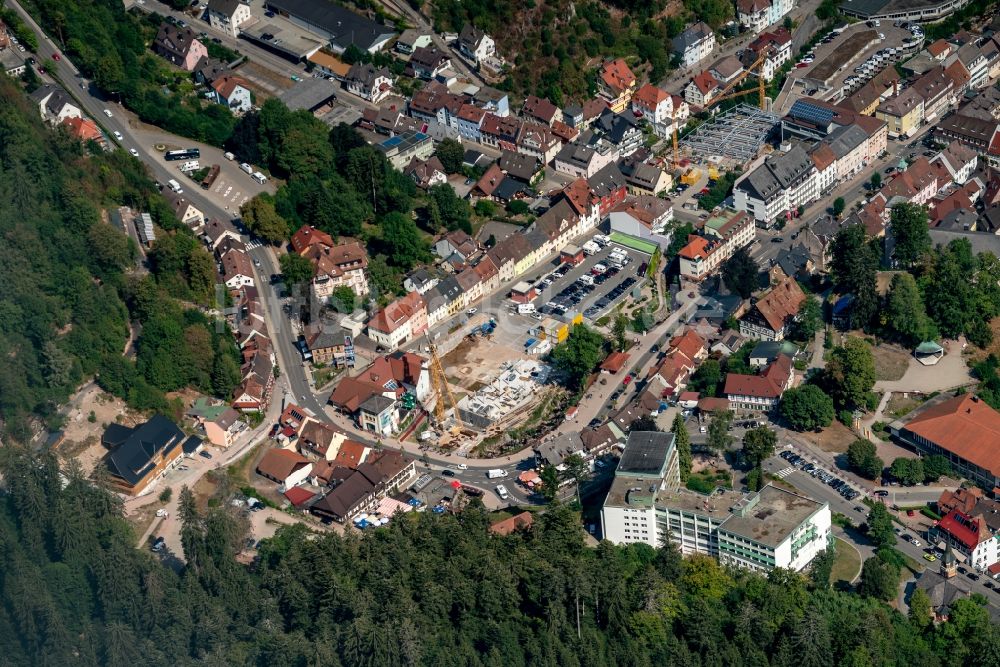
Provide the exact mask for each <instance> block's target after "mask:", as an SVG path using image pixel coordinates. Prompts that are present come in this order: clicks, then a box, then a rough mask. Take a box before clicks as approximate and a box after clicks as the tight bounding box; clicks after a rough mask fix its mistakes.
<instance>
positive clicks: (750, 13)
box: [736, 0, 795, 32]
mask: <svg viewBox="0 0 1000 667" xmlns="http://www.w3.org/2000/svg"><path fill="white" fill-rule="evenodd" d="M794 5H795V3H794V1H793V0H736V19H737V20H738V21H739V22H740V25H742V26H743V27H744V28H746V29H747V30H748V31H750V32H760V31H761V30H763V29H764V28H766V27H767V26H769V25H774V24H775V23H777V22H778V21H780V20H781V19H782V18H783V17H784V16H785V14H787V13H788V12H790V11H792V7H793V6H794Z"/></svg>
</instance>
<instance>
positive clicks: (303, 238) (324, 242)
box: [292, 225, 333, 255]
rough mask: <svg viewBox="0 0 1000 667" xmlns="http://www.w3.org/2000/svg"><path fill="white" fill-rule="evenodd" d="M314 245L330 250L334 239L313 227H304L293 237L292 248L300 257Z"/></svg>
mask: <svg viewBox="0 0 1000 667" xmlns="http://www.w3.org/2000/svg"><path fill="white" fill-rule="evenodd" d="M314 245H320V246H326V247H328V248H330V247H332V246H333V237H332V236H330V235H329V234H327V233H326V232H323V231H320V230H318V229H316V228H315V227H313V226H312V225H302V226H301V227H299V231H297V232H295V233H294V234H293V235H292V248H293V249H294V250H295V252H297V253H299V254H300V255H301V254H303V253H304V252H306V251H307V250H309V248H311V247H313V246H314Z"/></svg>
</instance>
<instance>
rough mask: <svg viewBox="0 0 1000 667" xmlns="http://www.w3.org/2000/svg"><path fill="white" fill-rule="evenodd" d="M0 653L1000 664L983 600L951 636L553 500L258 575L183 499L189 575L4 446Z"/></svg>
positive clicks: (258, 567)
mask: <svg viewBox="0 0 1000 667" xmlns="http://www.w3.org/2000/svg"><path fill="white" fill-rule="evenodd" d="M0 473H2V475H3V479H4V486H5V493H4V494H3V495H2V496H0V550H2V552H0V556H2V558H3V563H4V567H3V569H2V571H0V602H2V605H0V650H2V651H3V662H4V664H5V665H10V666H12V667H20V666H22V665H24V666H28V665H31V666H35V665H70V664H72V665H81V666H86V665H110V666H112V667H115V666H119V665H121V666H124V667H134V666H135V665H144V666H150V667H152V666H156V665H165V666H170V667H174V666H178V665H195V664H198V665H212V666H215V665H219V666H221V665H227V666H233V665H258V666H260V667H285V666H303V667H304V666H307V665H325V666H336V665H345V666H361V665H364V666H372V667H375V666H383V665H384V666H387V667H388V666H395V665H427V666H428V667H459V666H486V665H489V666H495V667H520V666H525V667H527V666H528V665H531V666H538V665H550V666H552V667H576V666H593V667H613V666H615V665H620V666H625V665H628V666H629V667H644V666H650V667H652V666H653V665H657V666H662V665H670V666H672V667H673V666H688V665H690V666H701V665H705V666H708V665H718V666H719V667H739V666H740V665H748V666H749V665H754V666H767V665H781V666H789V667H814V666H826V665H829V666H833V665H852V666H855V665H857V666H861V665H899V666H901V667H903V666H905V667H935V666H938V665H949V666H954V667H959V666H962V665H995V664H998V661H1000V657H998V656H1000V654H998V647H1000V635H998V633H997V627H996V626H991V625H990V624H989V621H988V616H987V613H986V610H985V609H984V608H983V607H982V606H981V605H980V604H979V603H977V602H976V601H974V600H963V601H958V602H956V603H954V605H953V607H952V620H951V621H950V622H949V623H947V624H944V625H942V626H940V627H938V628H934V627H933V626H930V625H929V624H928V623H926V621H914V622H911V621H909V620H907V619H906V618H904V617H903V616H902V615H900V614H898V613H897V612H895V611H893V610H891V609H890V608H888V607H886V606H884V605H882V604H880V603H878V602H876V601H875V600H873V599H870V598H864V597H861V596H859V595H857V594H853V593H841V592H835V591H832V590H829V589H828V588H826V587H825V586H813V585H811V584H810V583H808V579H807V578H806V577H803V576H799V575H795V574H790V573H787V572H777V573H775V574H772V575H771V576H770V577H769V578H763V577H760V576H757V575H751V574H746V573H741V572H727V571H725V570H722V569H720V568H719V567H718V566H717V565H716V564H715V561H714V560H712V559H710V558H706V557H699V558H692V559H688V560H684V561H682V560H681V559H680V558H679V557H678V556H677V554H676V552H675V551H673V550H672V549H661V550H654V549H652V548H650V547H647V546H631V547H627V548H623V547H615V546H612V545H610V544H608V543H602V544H601V545H600V546H598V547H597V548H596V549H592V548H587V547H585V546H584V544H583V533H582V531H581V530H580V526H579V522H578V519H577V517H576V516H575V514H574V513H573V512H571V511H570V510H569V509H568V508H567V507H564V506H557V507H555V508H553V509H552V510H550V511H549V512H547V513H545V514H542V515H539V516H538V519H537V520H536V522H535V526H534V527H533V528H532V529H531V531H530V532H528V533H525V534H516V535H512V536H509V537H498V536H495V535H492V534H491V533H490V532H489V530H488V525H489V518H488V516H487V515H486V514H485V513H484V512H483V511H482V510H481V509H480V508H479V506H478V505H476V506H473V507H471V508H470V509H468V510H467V511H465V512H464V513H462V514H461V515H458V516H450V515H448V516H438V515H434V514H431V513H429V512H428V513H422V514H411V515H408V516H406V517H404V518H400V519H397V520H396V521H394V522H392V523H390V524H389V526H387V527H385V528H382V529H379V530H377V531H375V532H369V533H366V534H364V535H360V536H359V535H357V534H356V533H354V534H352V535H349V536H347V537H339V536H337V535H335V534H333V533H324V534H322V535H320V536H313V535H308V534H307V532H306V531H305V529H303V528H302V527H301V526H296V527H286V528H282V529H281V531H280V532H279V533H278V536H277V537H276V538H275V539H273V540H270V541H266V542H264V543H263V544H262V545H261V548H260V558H259V561H258V562H256V563H255V564H254V565H252V566H244V565H241V564H239V563H238V562H237V560H236V558H235V556H236V554H237V552H238V551H239V549H240V547H241V545H242V544H243V541H244V532H243V530H244V525H245V524H244V523H242V522H241V520H240V519H239V517H238V516H233V515H232V514H230V511H231V508H230V507H229V506H228V503H219V504H218V505H216V506H215V508H213V509H210V510H208V513H207V514H204V513H201V512H199V511H198V510H197V508H196V507H195V505H194V502H193V500H192V499H191V497H190V494H188V493H186V492H184V493H182V498H181V512H180V514H181V518H182V520H183V521H184V527H183V529H182V540H183V544H184V550H185V553H186V554H188V557H189V561H188V564H187V566H186V567H183V568H182V569H181V570H180V572H179V573H175V572H174V570H172V569H170V568H168V567H167V566H165V565H163V564H161V563H159V562H157V561H156V560H155V559H154V557H153V556H152V555H151V554H150V553H149V552H148V551H147V550H145V549H143V550H137V549H135V536H134V535H132V533H131V531H130V530H129V529H128V527H127V524H126V523H125V521H124V520H123V519H122V518H121V507H120V505H119V504H118V503H117V502H116V501H115V500H114V499H113V498H112V497H111V496H109V495H107V494H105V493H104V492H102V491H100V490H98V489H96V488H95V487H94V486H93V485H91V484H90V483H89V482H87V481H85V480H82V479H79V478H78V476H77V475H75V474H74V473H73V472H72V471H69V472H68V479H69V483H68V484H67V485H66V486H65V488H64V486H63V484H62V481H61V479H60V477H59V475H58V470H57V468H56V466H55V464H54V463H53V462H52V461H51V460H49V459H45V460H43V461H41V462H37V461H32V460H29V459H27V458H24V457H22V456H21V455H19V454H17V453H16V452H15V451H13V450H11V449H10V448H8V449H6V450H4V451H3V456H2V463H0Z"/></svg>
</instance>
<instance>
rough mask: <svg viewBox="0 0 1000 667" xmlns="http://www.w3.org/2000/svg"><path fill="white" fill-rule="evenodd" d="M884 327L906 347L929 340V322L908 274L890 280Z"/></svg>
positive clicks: (915, 286)
mask: <svg viewBox="0 0 1000 667" xmlns="http://www.w3.org/2000/svg"><path fill="white" fill-rule="evenodd" d="M885 322H886V327H887V328H888V329H889V330H890V331H892V332H894V333H895V336H896V338H897V339H898V340H899V341H900V342H901V343H903V344H904V345H907V346H911V347H912V346H914V345H917V344H919V343H920V342H922V341H925V340H929V339H930V338H931V335H930V334H931V328H930V320H928V318H927V313H926V312H925V311H924V301H923V298H922V297H921V296H920V290H919V289H917V283H916V281H915V280H914V279H913V276H912V275H910V274H909V273H897V274H896V275H895V276H894V277H893V279H892V287H891V288H890V290H889V298H888V299H887V300H886V308H885Z"/></svg>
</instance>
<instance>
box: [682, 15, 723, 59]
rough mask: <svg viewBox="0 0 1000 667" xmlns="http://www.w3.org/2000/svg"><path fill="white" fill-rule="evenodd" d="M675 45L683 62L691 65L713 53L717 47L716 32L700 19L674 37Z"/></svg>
mask: <svg viewBox="0 0 1000 667" xmlns="http://www.w3.org/2000/svg"><path fill="white" fill-rule="evenodd" d="M673 47H674V53H675V54H677V55H678V56H680V59H681V64H683V65H684V66H685V67H690V66H691V65H694V64H695V63H697V62H698V61H700V60H703V59H705V58H707V57H708V56H709V55H711V53H712V51H713V50H714V49H715V33H714V32H712V29H711V28H709V27H708V25H707V24H706V23H705V22H704V21H698V22H697V23H695V24H694V25H692V26H690V27H689V28H688V29H687V30H685V31H684V32H682V33H681V34H679V35H677V37H674V41H673Z"/></svg>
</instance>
